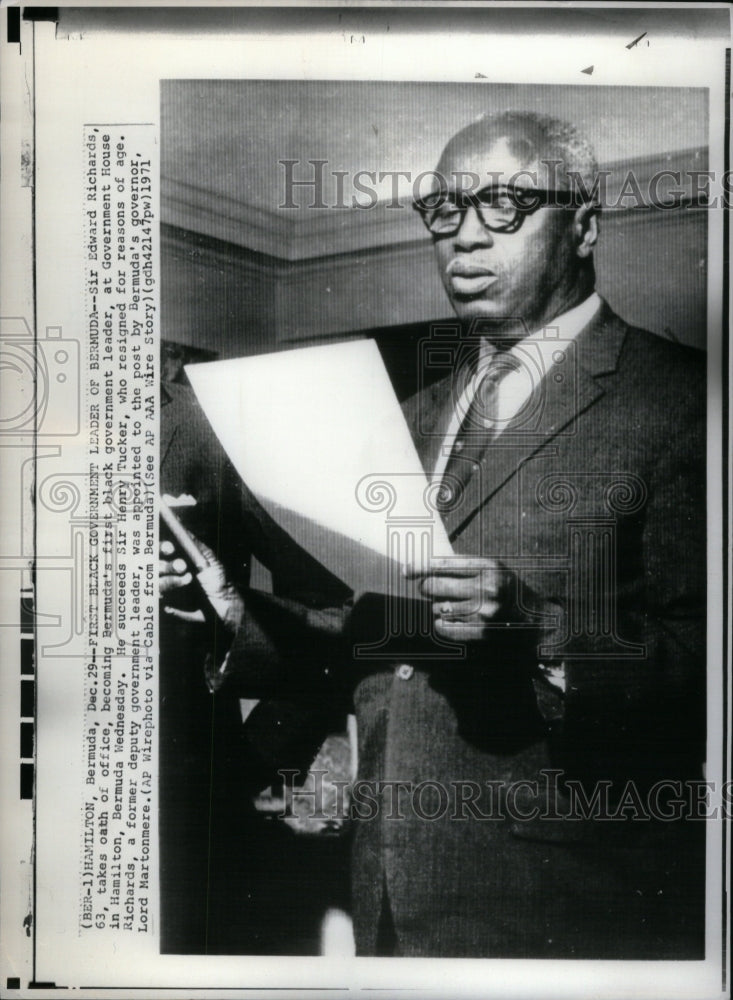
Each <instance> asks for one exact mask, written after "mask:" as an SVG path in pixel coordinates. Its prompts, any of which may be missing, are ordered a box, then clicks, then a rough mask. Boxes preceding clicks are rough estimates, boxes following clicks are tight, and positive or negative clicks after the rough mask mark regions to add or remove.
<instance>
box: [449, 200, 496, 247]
mask: <svg viewBox="0 0 733 1000" xmlns="http://www.w3.org/2000/svg"><path fill="white" fill-rule="evenodd" d="M454 239H455V241H456V244H457V245H458V246H459V247H461V248H462V249H464V250H470V249H471V248H472V247H476V246H481V247H490V246H493V245H494V238H493V235H492V233H491V232H490V230H488V229H487V228H486V226H485V225H484V224H483V222H482V221H481V218H480V217H479V214H478V212H477V211H476V209H475V208H474V206H473V205H469V206H468V208H467V209H466V214H465V215H464V216H463V220H462V221H461V225H460V227H459V229H458V232H457V233H456V235H455V237H454Z"/></svg>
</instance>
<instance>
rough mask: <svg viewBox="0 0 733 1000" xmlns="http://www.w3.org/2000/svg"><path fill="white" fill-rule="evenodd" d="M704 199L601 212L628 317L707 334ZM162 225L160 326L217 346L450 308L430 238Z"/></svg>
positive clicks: (368, 326) (667, 330)
mask: <svg viewBox="0 0 733 1000" xmlns="http://www.w3.org/2000/svg"><path fill="white" fill-rule="evenodd" d="M706 222H707V215H706V212H705V210H703V209H687V208H680V209H677V210H674V211H671V212H670V211H625V212H621V211H616V212H609V213H607V215H605V216H603V217H602V220H601V239H600V241H599V245H598V249H597V254H596V266H597V274H598V288H599V291H600V292H601V294H602V295H604V296H605V297H606V298H607V299H608V301H609V302H610V303H611V305H612V306H613V307H614V308H615V309H616V310H617V311H618V312H619V313H620V314H621V315H622V316H623V317H624V318H625V319H626V320H628V321H629V322H631V323H634V324H637V325H640V326H644V327H646V328H647V329H652V330H654V331H655V332H657V333H660V334H662V335H664V336H668V337H670V338H671V339H674V340H679V341H681V342H682V343H686V344H692V345H693V346H696V347H701V348H702V347H704V346H705V341H706V297H707V292H706V279H707V266H706V262H707V230H706ZM162 228H163V246H162V268H163V287H162V295H163V336H164V337H165V338H166V339H168V340H172V341H176V342H179V343H184V344H189V345H197V346H199V347H204V348H206V349H209V350H214V351H216V352H217V353H218V354H219V356H221V357H236V356H237V355H244V354H251V353H260V352H263V351H271V350H277V349H279V348H282V347H286V346H293V345H294V344H297V343H299V342H300V343H302V342H312V341H314V340H319V339H321V338H324V337H338V336H342V335H347V334H350V333H354V332H357V331H375V330H381V329H384V328H389V327H400V326H403V325H408V324H415V323H427V322H430V321H431V320H439V319H445V318H447V317H450V316H451V315H452V312H451V309H450V306H449V305H448V301H447V299H446V296H445V293H444V292H443V288H442V285H441V283H440V280H439V278H438V274H437V271H436V268H435V263H434V260H433V254H432V248H431V244H430V240H429V239H422V240H419V241H416V242H413V243H410V244H405V245H400V246H396V247H386V248H384V249H382V250H369V251H362V252H355V253H349V254H342V255H335V256H330V257H321V258H316V259H314V260H310V261H303V262H300V261H298V262H286V261H281V260H277V259H275V258H272V257H267V256H265V255H263V254H255V253H252V252H250V251H247V250H244V249H242V248H239V247H234V246H230V245H228V244H224V243H221V242H219V241H215V240H211V239H209V238H204V237H200V236H196V235H195V234H191V233H187V232H185V231H183V230H180V229H176V228H174V227H170V226H164V227H162Z"/></svg>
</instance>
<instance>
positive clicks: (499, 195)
mask: <svg viewBox="0 0 733 1000" xmlns="http://www.w3.org/2000/svg"><path fill="white" fill-rule="evenodd" d="M577 203H578V197H577V192H574V191H542V190H539V189H538V188H518V187H514V185H513V184H508V185H503V186H501V187H486V188H484V189H483V190H482V191H477V192H476V193H475V194H473V193H469V192H465V193H464V192H460V193H456V194H449V193H448V192H447V191H445V190H441V191H434V192H433V193H432V194H429V195H426V196H425V197H424V198H416V199H415V201H414V202H413V208H414V209H415V210H416V211H417V212H419V214H420V216H421V218H422V220H423V222H424V223H425V225H426V226H427V228H428V229H429V230H430V232H431V233H433V235H435V236H450V235H451V234H452V233H456V232H458V230H459V229H460V228H461V225H462V223H463V218H464V216H465V214H466V212H467V211H468V209H469V207H472V208H474V209H475V210H476V214H477V215H478V217H479V219H480V220H481V222H482V224H483V225H484V226H485V227H486V228H487V229H488V230H489V231H490V232H492V233H516V232H517V230H518V229H519V228H520V227H521V225H522V223H523V222H524V220H525V219H526V218H527V216H528V215H532V213H533V212H536V211H537V209H538V208H541V207H542V206H543V205H557V206H560V207H562V208H568V207H576V205H577Z"/></svg>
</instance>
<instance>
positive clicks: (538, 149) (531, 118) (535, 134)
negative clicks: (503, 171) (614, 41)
mask: <svg viewBox="0 0 733 1000" xmlns="http://www.w3.org/2000/svg"><path fill="white" fill-rule="evenodd" d="M474 134H475V135H477V136H480V137H481V138H482V139H486V140H488V141H489V143H490V144H492V145H493V142H495V141H497V140H499V139H502V138H506V139H507V140H508V141H509V148H510V149H511V152H512V154H513V155H514V156H516V157H517V159H518V160H519V161H520V163H522V164H530V163H534V162H539V163H542V162H543V161H553V160H554V161H558V160H559V161H560V166H559V168H558V169H557V172H556V176H557V178H558V180H559V182H560V183H561V185H562V187H563V188H566V189H571V188H573V187H575V186H576V185H577V181H576V182H575V184H574V183H573V182H572V181H571V179H570V178H569V176H568V174H569V173H573V174H575V175H577V176H579V178H580V179H581V180H582V182H583V184H584V185H585V187H586V190H590V189H591V188H592V186H593V184H594V181H595V179H596V176H597V173H598V162H597V160H596V155H595V152H594V150H593V146H592V145H591V143H590V141H589V140H588V138H587V137H586V136H585V135H584V134H583V132H581V130H580V129H579V128H577V127H576V126H575V125H572V124H571V123H570V122H568V121H564V120H563V119H562V118H555V117H553V116H552V115H546V114H542V113H541V112H538V111H497V112H494V111H491V112H488V113H486V114H483V115H481V116H480V117H479V118H477V119H476V120H475V121H473V122H471V123H470V124H469V125H467V126H466V127H465V128H462V129H461V131H460V132H457V133H456V134H455V135H454V136H453V138H452V139H450V141H449V142H448V144H447V145H446V147H445V149H444V150H443V154H442V156H441V160H442V159H443V158H444V157H445V156H446V155H447V154H449V153H450V151H451V147H453V146H454V145H459V144H460V143H461V142H462V141H464V140H465V139H466V138H469V137H470V136H472V135H474Z"/></svg>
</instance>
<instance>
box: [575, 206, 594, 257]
mask: <svg viewBox="0 0 733 1000" xmlns="http://www.w3.org/2000/svg"><path fill="white" fill-rule="evenodd" d="M598 232H599V227H598V210H597V209H596V208H594V206H593V205H581V207H580V208H579V209H578V210H577V211H576V213H575V216H574V218H573V235H574V236H575V240H576V253H577V254H578V256H579V257H582V258H586V257H590V255H591V254H592V253H593V247H594V246H595V245H596V240H597V239H598Z"/></svg>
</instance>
